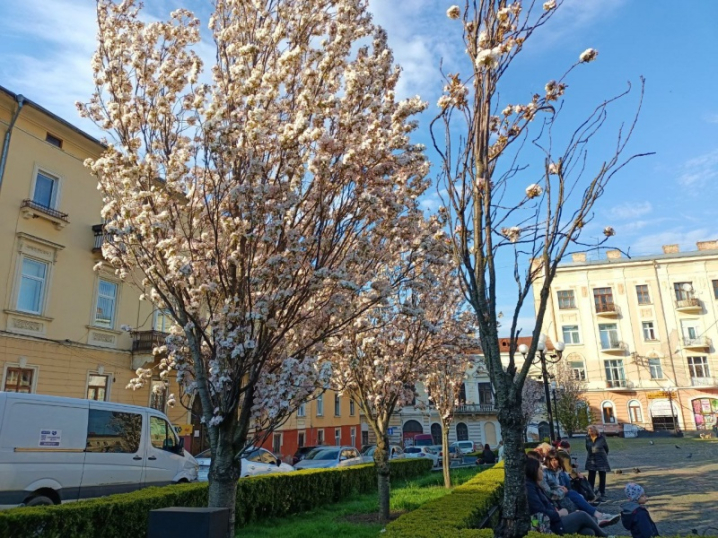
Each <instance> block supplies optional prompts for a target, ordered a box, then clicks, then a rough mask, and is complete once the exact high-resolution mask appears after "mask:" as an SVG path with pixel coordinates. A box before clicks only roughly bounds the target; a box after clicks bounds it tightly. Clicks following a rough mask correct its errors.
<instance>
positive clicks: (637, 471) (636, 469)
mask: <svg viewBox="0 0 718 538" xmlns="http://www.w3.org/2000/svg"><path fill="white" fill-rule="evenodd" d="M633 472H634V473H640V472H641V470H640V469H639V468H638V467H636V468H635V469H633Z"/></svg>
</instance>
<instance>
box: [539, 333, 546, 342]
mask: <svg viewBox="0 0 718 538" xmlns="http://www.w3.org/2000/svg"><path fill="white" fill-rule="evenodd" d="M546 338H548V337H547V336H546V333H541V334H539V338H538V340H539V342H542V343H546Z"/></svg>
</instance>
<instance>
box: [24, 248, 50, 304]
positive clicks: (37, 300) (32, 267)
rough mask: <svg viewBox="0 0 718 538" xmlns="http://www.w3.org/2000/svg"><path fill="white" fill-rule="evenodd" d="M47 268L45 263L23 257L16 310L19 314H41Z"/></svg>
mask: <svg viewBox="0 0 718 538" xmlns="http://www.w3.org/2000/svg"><path fill="white" fill-rule="evenodd" d="M47 266H48V264H47V263H45V262H41V261H38V260H33V259H32V258H25V257H23V259H22V277H21V279H20V290H19V293H18V295H17V309H18V310H20V311H21V312H30V313H32V314H40V313H42V306H43V304H42V303H43V300H44V297H45V285H46V283H47Z"/></svg>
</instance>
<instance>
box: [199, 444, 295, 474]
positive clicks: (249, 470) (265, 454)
mask: <svg viewBox="0 0 718 538" xmlns="http://www.w3.org/2000/svg"><path fill="white" fill-rule="evenodd" d="M196 457H197V462H198V463H199V474H198V478H197V479H198V480H199V481H200V482H206V481H207V479H208V475H209V466H210V464H211V463H212V453H211V452H210V451H209V450H205V451H204V452H200V453H199V454H197V456H196ZM293 470H294V467H292V466H291V465H288V464H286V463H282V460H280V459H279V458H277V457H276V456H275V455H274V454H272V453H271V452H270V451H269V450H265V449H264V448H252V449H250V451H249V452H245V454H244V457H243V458H242V470H241V473H242V474H241V477H242V478H246V477H248V476H257V475H261V474H267V473H288V472H290V471H293Z"/></svg>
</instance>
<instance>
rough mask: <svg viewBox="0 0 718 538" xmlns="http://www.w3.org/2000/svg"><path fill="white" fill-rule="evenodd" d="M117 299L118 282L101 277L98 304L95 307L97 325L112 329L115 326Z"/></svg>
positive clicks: (98, 288)
mask: <svg viewBox="0 0 718 538" xmlns="http://www.w3.org/2000/svg"><path fill="white" fill-rule="evenodd" d="M116 301H117V284H115V283H114V282H109V281H107V280H103V279H100V280H99V281H98V285H97V305H96V308H95V323H94V324H95V325H97V326H98V327H105V328H107V329H112V328H113V327H114V326H115V303H116Z"/></svg>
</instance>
